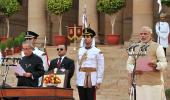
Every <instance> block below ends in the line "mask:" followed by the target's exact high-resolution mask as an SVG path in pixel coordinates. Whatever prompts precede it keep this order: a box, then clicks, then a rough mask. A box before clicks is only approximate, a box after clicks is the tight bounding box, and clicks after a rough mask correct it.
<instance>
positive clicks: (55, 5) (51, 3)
mask: <svg viewBox="0 0 170 100" xmlns="http://www.w3.org/2000/svg"><path fill="white" fill-rule="evenodd" d="M47 4H48V11H49V12H51V13H53V14H55V15H57V17H58V20H59V36H58V35H55V43H56V45H58V44H63V43H64V44H65V43H66V39H65V36H62V15H63V13H65V12H67V11H69V10H70V9H71V7H72V0H48V3H47Z"/></svg>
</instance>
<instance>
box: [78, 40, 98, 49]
mask: <svg viewBox="0 0 170 100" xmlns="http://www.w3.org/2000/svg"><path fill="white" fill-rule="evenodd" d="M84 40H85V38H82V39H81V41H80V48H81V47H85V46H86V44H85V42H84ZM95 45H96V43H95V38H93V40H92V45H91V46H92V47H95Z"/></svg>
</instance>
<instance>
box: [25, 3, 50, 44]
mask: <svg viewBox="0 0 170 100" xmlns="http://www.w3.org/2000/svg"><path fill="white" fill-rule="evenodd" d="M28 30H29V31H34V32H36V33H38V34H39V37H38V39H37V43H38V44H42V45H43V43H44V37H45V36H46V32H47V31H46V0H28Z"/></svg>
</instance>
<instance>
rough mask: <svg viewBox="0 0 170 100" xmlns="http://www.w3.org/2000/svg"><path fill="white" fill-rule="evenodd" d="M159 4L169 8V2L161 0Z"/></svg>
mask: <svg viewBox="0 0 170 100" xmlns="http://www.w3.org/2000/svg"><path fill="white" fill-rule="evenodd" d="M161 3H162V4H163V5H166V6H167V7H170V0H161Z"/></svg>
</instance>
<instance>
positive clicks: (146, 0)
mask: <svg viewBox="0 0 170 100" xmlns="http://www.w3.org/2000/svg"><path fill="white" fill-rule="evenodd" d="M132 13H133V20H132V24H133V25H132V37H131V41H137V40H138V33H139V31H140V29H141V27H142V26H149V27H151V28H152V27H153V0H133V12H132ZM153 29H154V28H153Z"/></svg>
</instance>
